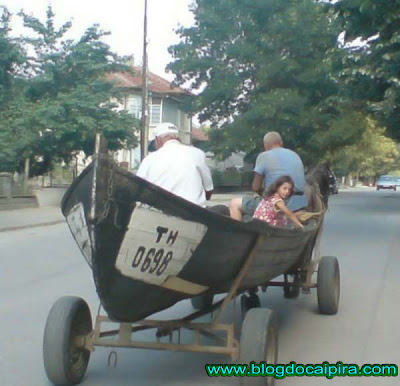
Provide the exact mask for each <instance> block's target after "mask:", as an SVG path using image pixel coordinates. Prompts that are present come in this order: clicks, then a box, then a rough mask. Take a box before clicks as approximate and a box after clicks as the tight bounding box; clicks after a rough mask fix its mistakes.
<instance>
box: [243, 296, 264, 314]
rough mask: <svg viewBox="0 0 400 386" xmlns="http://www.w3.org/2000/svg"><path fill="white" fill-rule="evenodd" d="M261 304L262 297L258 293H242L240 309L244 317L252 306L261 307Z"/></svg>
mask: <svg viewBox="0 0 400 386" xmlns="http://www.w3.org/2000/svg"><path fill="white" fill-rule="evenodd" d="M260 306H261V303H260V298H259V297H258V296H257V295H254V294H253V295H251V296H246V295H242V296H241V297H240V310H241V312H242V319H244V318H245V317H246V314H247V312H248V311H249V310H251V309H252V308H260Z"/></svg>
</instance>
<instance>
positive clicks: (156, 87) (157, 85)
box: [106, 66, 191, 95]
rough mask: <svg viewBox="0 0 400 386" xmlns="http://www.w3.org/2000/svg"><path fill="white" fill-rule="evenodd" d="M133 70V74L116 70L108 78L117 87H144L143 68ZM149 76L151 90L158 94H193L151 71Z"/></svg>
mask: <svg viewBox="0 0 400 386" xmlns="http://www.w3.org/2000/svg"><path fill="white" fill-rule="evenodd" d="M133 71H134V73H133V74H129V73H127V72H114V73H112V74H108V75H107V77H106V78H107V80H110V81H112V82H115V83H116V86H117V87H121V88H134V89H142V68H141V67H136V66H135V67H134V68H133ZM148 77H149V91H151V92H154V93H158V94H175V95H179V94H180V95H191V93H190V92H189V91H187V90H184V89H183V88H181V87H173V86H172V84H171V83H170V82H168V81H167V80H166V79H164V78H161V77H160V76H158V75H155V74H153V73H151V72H150V71H149V72H148Z"/></svg>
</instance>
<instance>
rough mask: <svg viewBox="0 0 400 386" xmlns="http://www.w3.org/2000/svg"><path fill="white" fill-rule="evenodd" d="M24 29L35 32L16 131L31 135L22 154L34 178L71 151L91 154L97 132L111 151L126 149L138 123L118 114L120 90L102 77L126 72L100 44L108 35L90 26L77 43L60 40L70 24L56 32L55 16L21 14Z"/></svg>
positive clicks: (28, 46)
mask: <svg viewBox="0 0 400 386" xmlns="http://www.w3.org/2000/svg"><path fill="white" fill-rule="evenodd" d="M20 16H21V17H22V18H23V22H24V26H25V27H26V28H28V29H29V30H31V32H33V33H34V34H35V37H33V38H31V37H30V38H25V39H24V43H25V44H26V49H27V51H33V52H34V54H33V55H32V56H31V57H29V58H28V63H29V67H30V74H29V76H28V79H26V81H27V86H26V88H25V94H24V95H25V102H24V113H23V115H22V116H21V117H20V118H21V122H20V127H21V128H23V129H25V130H28V131H30V132H31V133H32V136H31V141H30V142H29V143H28V144H27V145H26V148H25V151H26V152H28V153H30V156H31V159H32V160H33V161H36V162H35V165H34V167H33V170H34V172H35V174H42V173H44V172H46V171H48V170H49V169H50V168H51V164H52V162H53V161H65V162H66V163H68V162H69V161H70V160H71V159H72V158H73V157H74V155H75V154H76V153H78V152H79V151H81V150H82V151H84V152H85V153H86V155H90V154H92V153H93V149H94V137H95V133H96V132H102V133H103V134H104V135H105V137H106V138H107V139H108V142H109V147H110V149H114V150H116V149H119V148H124V147H131V146H133V145H135V144H136V136H135V135H134V131H135V127H138V121H137V120H136V119H134V118H133V117H132V116H131V115H129V114H128V113H127V112H125V111H121V110H118V108H117V107H118V105H117V103H116V102H117V101H118V99H119V98H120V96H121V95H120V91H119V90H118V89H116V88H115V87H114V86H113V84H111V83H109V82H108V81H107V80H106V75H107V73H110V72H113V71H118V70H127V67H126V66H124V65H123V64H122V63H123V62H124V61H125V60H126V58H121V57H119V56H117V55H116V54H114V53H112V52H111V51H110V48H109V46H108V45H106V44H105V43H104V42H102V41H101V39H102V38H103V37H104V36H105V35H106V34H107V33H105V32H103V31H101V30H100V29H99V27H98V26H97V25H94V26H92V27H90V28H88V29H87V30H86V32H85V33H84V34H83V36H82V37H81V38H80V39H79V40H78V41H76V42H74V41H71V40H65V38H64V36H65V34H66V32H67V31H68V30H69V29H70V28H71V23H70V22H68V23H65V24H64V25H62V26H61V27H60V28H59V29H57V28H55V26H54V13H53V11H52V8H51V7H48V10H47V19H46V21H45V22H44V23H42V22H41V21H40V20H39V19H37V18H35V17H33V16H29V15H26V14H25V13H23V12H21V13H20Z"/></svg>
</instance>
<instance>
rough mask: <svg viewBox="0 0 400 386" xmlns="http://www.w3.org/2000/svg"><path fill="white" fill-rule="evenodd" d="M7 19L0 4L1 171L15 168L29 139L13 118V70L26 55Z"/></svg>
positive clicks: (16, 85)
mask: <svg viewBox="0 0 400 386" xmlns="http://www.w3.org/2000/svg"><path fill="white" fill-rule="evenodd" d="M10 20H11V14H10V13H9V12H8V10H7V9H6V8H5V7H0V171H12V170H15V168H16V167H17V166H18V161H19V159H20V157H21V151H22V148H23V147H24V145H23V143H24V142H29V135H28V136H27V133H25V132H18V130H17V126H16V125H18V122H16V120H15V118H16V117H18V116H20V115H21V110H20V108H19V107H20V103H21V84H20V82H18V81H17V79H16V73H17V71H18V68H20V67H21V66H23V63H24V62H25V55H24V51H23V49H22V47H21V45H20V43H19V42H18V40H16V39H13V38H11V37H10V34H9V33H10ZM17 121H18V119H17Z"/></svg>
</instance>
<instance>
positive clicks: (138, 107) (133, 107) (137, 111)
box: [128, 95, 142, 119]
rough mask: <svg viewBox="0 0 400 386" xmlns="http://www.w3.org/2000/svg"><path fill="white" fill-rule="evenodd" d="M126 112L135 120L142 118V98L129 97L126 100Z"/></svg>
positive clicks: (137, 96)
mask: <svg viewBox="0 0 400 386" xmlns="http://www.w3.org/2000/svg"><path fill="white" fill-rule="evenodd" d="M128 112H129V114H132V115H133V116H134V117H135V118H137V119H140V118H141V117H142V98H141V96H140V95H130V96H129V98H128Z"/></svg>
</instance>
